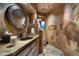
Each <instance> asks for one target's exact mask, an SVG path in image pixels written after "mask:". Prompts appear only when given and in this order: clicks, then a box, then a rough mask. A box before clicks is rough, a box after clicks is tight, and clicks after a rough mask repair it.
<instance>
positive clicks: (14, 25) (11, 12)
mask: <svg viewBox="0 0 79 59" xmlns="http://www.w3.org/2000/svg"><path fill="white" fill-rule="evenodd" d="M5 18H6V19H5V22H6V25H9V26H8V28H9V29H10V30H11V29H12V30H11V31H14V32H15V31H17V32H18V33H19V32H22V31H23V29H25V28H26V27H27V26H28V23H29V22H28V17H27V16H25V14H24V12H23V10H22V9H21V8H20V7H19V6H18V5H11V6H9V7H8V8H7V10H6V12H5ZM7 23H8V24H7ZM10 27H11V28H10Z"/></svg>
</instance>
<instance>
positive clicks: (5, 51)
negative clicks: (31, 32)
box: [0, 35, 39, 56]
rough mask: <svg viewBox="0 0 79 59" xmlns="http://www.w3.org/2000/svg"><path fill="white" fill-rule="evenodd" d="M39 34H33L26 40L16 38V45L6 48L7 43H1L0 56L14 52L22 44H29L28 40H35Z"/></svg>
mask: <svg viewBox="0 0 79 59" xmlns="http://www.w3.org/2000/svg"><path fill="white" fill-rule="evenodd" d="M38 37H39V35H36V36H34V37H33V38H32V39H26V40H23V41H21V40H18V39H17V42H16V45H15V46H13V47H11V48H7V46H8V45H10V43H9V44H1V45H0V56H6V55H9V54H12V53H15V52H16V51H17V50H19V49H21V48H22V47H23V46H25V45H27V44H29V43H30V42H32V41H33V40H35V39H36V38H38Z"/></svg>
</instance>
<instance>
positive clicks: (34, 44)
mask: <svg viewBox="0 0 79 59" xmlns="http://www.w3.org/2000/svg"><path fill="white" fill-rule="evenodd" d="M35 46H36V41H34V42H33V43H32V44H31V49H32V48H33V47H35Z"/></svg>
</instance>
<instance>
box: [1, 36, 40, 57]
mask: <svg viewBox="0 0 79 59" xmlns="http://www.w3.org/2000/svg"><path fill="white" fill-rule="evenodd" d="M39 43H40V42H39V35H36V36H34V37H33V38H32V39H26V40H23V41H22V40H19V39H17V42H16V45H15V46H13V47H7V46H9V45H10V43H9V44H1V45H0V56H37V55H39V52H40V51H39V50H40V48H41V47H40V46H39Z"/></svg>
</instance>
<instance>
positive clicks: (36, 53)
mask: <svg viewBox="0 0 79 59" xmlns="http://www.w3.org/2000/svg"><path fill="white" fill-rule="evenodd" d="M37 55H38V52H37V49H36V46H35V47H34V48H33V49H32V50H31V51H30V53H29V54H28V55H27V56H37Z"/></svg>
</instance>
